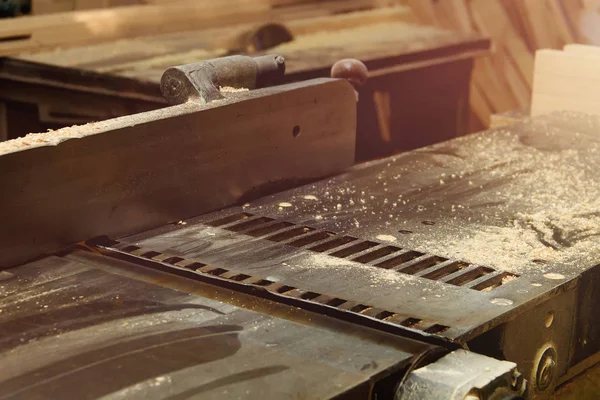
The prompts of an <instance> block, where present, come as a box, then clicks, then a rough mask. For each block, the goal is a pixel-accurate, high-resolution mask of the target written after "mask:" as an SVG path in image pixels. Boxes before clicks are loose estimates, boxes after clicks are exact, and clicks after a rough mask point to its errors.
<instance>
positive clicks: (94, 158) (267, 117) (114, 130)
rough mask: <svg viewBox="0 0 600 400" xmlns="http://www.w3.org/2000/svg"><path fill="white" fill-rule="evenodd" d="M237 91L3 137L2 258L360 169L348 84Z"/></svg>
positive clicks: (320, 82)
mask: <svg viewBox="0 0 600 400" xmlns="http://www.w3.org/2000/svg"><path fill="white" fill-rule="evenodd" d="M232 96H233V97H231V98H229V99H226V100H223V101H219V102H213V103H209V104H208V105H205V106H202V105H199V104H194V103H187V104H183V105H180V106H174V107H168V108H164V109H160V110H156V111H151V112H147V113H142V114H137V115H132V116H127V117H122V118H117V119H113V120H108V121H104V122H100V123H93V124H88V125H84V126H80V127H72V128H65V129H64V130H59V131H55V132H53V133H47V134H43V136H32V137H28V138H24V139H21V141H20V142H13V141H9V142H5V143H3V144H2V145H1V147H0V154H3V155H2V156H0V170H1V171H3V173H2V174H1V175H0V185H1V186H2V188H3V193H5V194H6V195H4V196H2V197H1V200H0V218H1V219H2V221H3V223H2V229H0V239H1V240H0V243H2V244H0V265H2V266H10V265H15V264H17V263H20V262H23V261H25V260H27V259H30V258H33V257H37V256H39V255H41V254H43V253H49V252H53V251H56V250H58V249H59V248H61V247H64V246H68V245H71V244H73V243H75V242H77V241H80V240H84V239H88V238H91V237H94V236H97V235H102V234H107V235H112V236H115V237H118V236H121V235H126V234H129V233H133V232H138V231H141V230H145V229H149V228H152V227H156V226H159V225H162V224H165V223H170V222H177V221H178V220H180V219H184V218H187V217H191V216H194V215H199V214H202V213H205V212H208V211H210V210H215V209H219V208H221V207H224V206H227V205H230V204H232V203H234V202H237V201H240V199H246V198H248V196H250V195H251V194H252V193H255V194H256V193H258V192H259V191H261V190H263V191H264V190H267V189H268V188H269V187H270V188H271V189H273V185H275V184H278V187H277V188H278V189H282V186H283V187H286V185H287V187H289V185H290V184H292V183H294V184H297V183H298V181H302V180H307V179H315V178H319V177H323V176H327V175H330V174H333V173H335V172H338V171H340V170H341V169H344V168H346V167H349V166H351V165H352V164H353V162H354V143H355V136H356V122H355V121H356V98H355V94H354V90H353V88H352V86H351V85H350V84H349V83H348V82H346V81H342V80H330V79H317V80H313V81H308V82H302V83H296V84H291V85H284V86H278V87H273V88H268V89H261V90H256V91H250V92H246V93H242V94H237V95H232ZM275 109H276V110H277V112H274V111H273V110H275ZM295 127H298V128H297V130H298V131H299V135H296V136H294V135H293V134H292V133H293V131H294V129H295ZM60 137H66V140H64V141H62V142H60V143H58V144H57V142H59V139H58V138H60ZM48 138H50V139H48ZM44 140H46V142H44ZM24 141H25V142H26V144H25V143H23V142H24ZM52 144H54V145H52Z"/></svg>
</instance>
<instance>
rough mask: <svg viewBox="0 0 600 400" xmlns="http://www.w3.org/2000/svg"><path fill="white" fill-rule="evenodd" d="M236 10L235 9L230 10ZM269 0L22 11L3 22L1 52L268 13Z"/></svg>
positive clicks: (248, 19) (246, 18) (219, 22)
mask: <svg viewBox="0 0 600 400" xmlns="http://www.w3.org/2000/svg"><path fill="white" fill-rule="evenodd" d="M232 9H235V10H236V12H235V13H232V12H231V10H232ZM268 16H269V7H268V5H267V4H264V3H261V2H255V1H251V0H235V2H232V1H228V2H226V3H222V2H213V4H211V5H209V4H205V3H202V4H200V5H198V4H195V3H187V2H186V3H182V4H177V5H174V6H170V7H167V6H158V5H146V6H128V7H119V8H115V9H101V10H90V11H74V12H68V13H58V14H50V15H40V16H31V17H21V18H16V19H14V20H9V21H3V22H2V24H1V25H0V39H1V41H0V55H8V54H16V53H20V52H23V51H34V50H39V49H44V48H52V47H57V46H73V45H78V44H79V45H87V44H91V43H100V42H110V41H112V40H115V39H120V38H125V37H137V36H143V35H148V34H151V33H159V32H162V33H169V32H181V31H186V30H194V29H198V27H203V28H205V29H207V28H213V27H218V26H224V25H230V24H236V23H247V22H252V21H257V20H258V21H260V20H265V19H268Z"/></svg>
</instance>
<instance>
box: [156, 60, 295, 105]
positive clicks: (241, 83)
mask: <svg viewBox="0 0 600 400" xmlns="http://www.w3.org/2000/svg"><path fill="white" fill-rule="evenodd" d="M284 73H285V59H284V58H283V57H281V56H278V55H266V56H261V57H255V58H253V57H247V56H229V57H222V58H216V59H213V60H207V61H202V62H199V63H194V64H186V65H180V66H178V67H171V68H168V69H167V70H166V71H165V72H164V73H163V76H162V78H161V83H160V89H161V92H162V94H163V96H164V97H165V99H166V100H167V101H168V102H169V103H170V104H181V103H185V102H188V101H201V102H209V101H213V100H218V99H222V98H223V95H222V94H221V92H220V88H221V87H224V86H231V87H234V88H238V89H241V88H246V89H256V88H259V87H264V86H268V85H269V83H270V82H273V81H275V80H277V79H279V78H281V77H282V76H283V75H284Z"/></svg>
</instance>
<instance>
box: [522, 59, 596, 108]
mask: <svg viewBox="0 0 600 400" xmlns="http://www.w3.org/2000/svg"><path fill="white" fill-rule="evenodd" d="M599 70H600V57H598V56H597V55H596V54H592V55H590V54H586V53H577V52H569V51H559V50H538V51H537V53H536V60H535V82H534V86H533V98H532V102H531V115H532V116H536V115H540V114H546V113H549V112H552V111H556V110H568V111H578V112H585V113H590V114H594V115H600V75H599V74H598V71H599Z"/></svg>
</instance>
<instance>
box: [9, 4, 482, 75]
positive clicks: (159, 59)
mask: <svg viewBox="0 0 600 400" xmlns="http://www.w3.org/2000/svg"><path fill="white" fill-rule="evenodd" d="M410 18H412V17H411V16H410V15H409V14H407V13H406V12H405V11H402V9H401V10H389V11H385V12H384V11H381V10H378V11H370V12H365V13H358V14H355V15H344V16H339V17H330V18H327V21H329V22H328V24H325V21H324V20H321V19H317V21H316V22H315V21H310V20H304V21H296V22H290V23H287V24H285V25H286V26H289V29H290V30H291V32H292V33H295V34H296V37H295V40H294V41H292V42H290V43H284V44H282V45H280V46H278V47H275V48H272V49H269V52H270V53H278V54H281V55H283V56H284V57H286V60H287V73H288V75H289V74H292V75H293V74H295V73H301V72H307V71H314V70H328V69H329V68H330V67H331V65H332V64H333V63H335V62H336V61H337V60H339V59H341V58H348V57H352V58H359V59H361V60H363V61H365V62H366V61H371V60H378V59H392V58H394V57H403V56H404V57H405V59H408V60H407V61H413V62H420V61H424V60H429V61H431V62H432V63H435V62H436V58H441V57H440V56H439V55H437V54H435V53H434V54H432V52H437V53H440V54H441V55H443V56H447V57H456V58H462V57H464V56H465V55H468V56H471V57H472V56H474V55H481V54H483V53H485V52H486V51H487V41H486V40H485V39H483V38H482V37H481V36H479V35H476V34H469V33H465V34H460V33H453V32H450V31H446V30H442V29H438V28H432V27H425V26H419V25H414V24H410V23H407V22H406V20H410ZM359 19H362V20H363V24H361V25H358V26H356V27H348V25H350V24H353V23H354V22H355V21H357V20H359ZM321 22H323V25H322V26H324V27H326V26H333V27H334V29H333V30H331V31H328V30H326V29H324V28H322V29H318V28H317V27H318V26H319V24H320V23H321ZM340 28H342V29H340ZM247 29H250V27H248V26H247V27H245V28H240V29H239V30H235V29H234V30H233V31H232V30H231V29H217V30H213V31H210V32H200V31H198V32H186V33H177V34H169V35H160V36H148V37H144V38H137V39H131V40H119V41H117V42H115V43H111V44H100V45H95V46H87V47H81V48H72V49H64V50H55V51H45V52H36V53H31V54H20V55H19V56H18V58H19V59H21V60H27V61H34V62H41V63H47V64H51V65H58V66H68V67H75V68H81V69H85V70H92V71H96V72H103V73H109V74H114V75H119V76H126V77H130V78H135V79H138V80H142V81H153V82H159V81H160V77H161V75H162V73H163V72H164V70H165V68H168V67H170V66H173V65H180V64H187V63H192V62H197V61H201V60H203V59H210V58H216V57H220V56H223V55H226V54H228V53H229V51H230V49H231V47H235V44H234V40H235V38H236V37H237V36H238V35H239V34H240V33H241V32H243V31H244V30H247ZM386 64H387V65H388V66H389V65H391V64H394V62H393V60H389V61H388V62H387V63H386ZM404 64H405V63H404ZM321 73H322V71H321ZM321 76H322V75H321Z"/></svg>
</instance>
